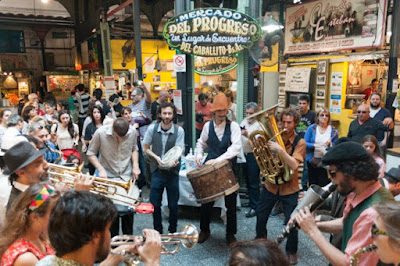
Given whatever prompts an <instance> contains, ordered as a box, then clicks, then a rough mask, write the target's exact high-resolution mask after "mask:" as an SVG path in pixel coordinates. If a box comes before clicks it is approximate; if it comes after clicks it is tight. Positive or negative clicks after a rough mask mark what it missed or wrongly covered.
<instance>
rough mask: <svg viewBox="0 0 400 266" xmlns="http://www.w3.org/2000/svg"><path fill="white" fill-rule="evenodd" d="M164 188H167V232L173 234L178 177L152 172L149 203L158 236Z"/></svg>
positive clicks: (176, 223)
mask: <svg viewBox="0 0 400 266" xmlns="http://www.w3.org/2000/svg"><path fill="white" fill-rule="evenodd" d="M164 188H167V197H168V208H169V212H170V213H169V227H168V231H169V232H170V233H175V232H176V227H177V225H178V200H179V176H178V175H176V174H174V173H172V172H164V171H162V172H161V171H160V170H156V171H154V172H153V174H152V175H151V189H150V202H151V204H153V206H154V212H153V226H154V229H155V230H157V231H158V232H159V233H160V234H162V233H163V227H162V219H161V200H162V194H163V192H164Z"/></svg>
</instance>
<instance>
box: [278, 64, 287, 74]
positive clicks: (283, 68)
mask: <svg viewBox="0 0 400 266" xmlns="http://www.w3.org/2000/svg"><path fill="white" fill-rule="evenodd" d="M286 69H287V64H280V65H279V72H281V73H282V72H283V73H285V72H286Z"/></svg>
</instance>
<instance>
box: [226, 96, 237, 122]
mask: <svg viewBox="0 0 400 266" xmlns="http://www.w3.org/2000/svg"><path fill="white" fill-rule="evenodd" d="M225 95H226V98H227V99H228V106H229V110H228V114H227V116H226V117H228V119H229V120H230V121H236V103H234V102H233V100H234V98H235V97H234V96H233V92H232V91H231V90H225Z"/></svg>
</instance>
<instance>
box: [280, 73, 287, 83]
mask: <svg viewBox="0 0 400 266" xmlns="http://www.w3.org/2000/svg"><path fill="white" fill-rule="evenodd" d="M279 83H282V84H285V83H286V74H279Z"/></svg>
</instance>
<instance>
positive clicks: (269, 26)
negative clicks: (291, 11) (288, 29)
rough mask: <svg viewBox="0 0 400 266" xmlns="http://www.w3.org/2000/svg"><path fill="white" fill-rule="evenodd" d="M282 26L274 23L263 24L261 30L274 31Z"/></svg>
mask: <svg viewBox="0 0 400 266" xmlns="http://www.w3.org/2000/svg"><path fill="white" fill-rule="evenodd" d="M283 28H284V27H283V25H274V24H270V25H265V26H263V27H262V28H261V29H262V30H263V31H266V32H274V31H276V30H281V29H283Z"/></svg>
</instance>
